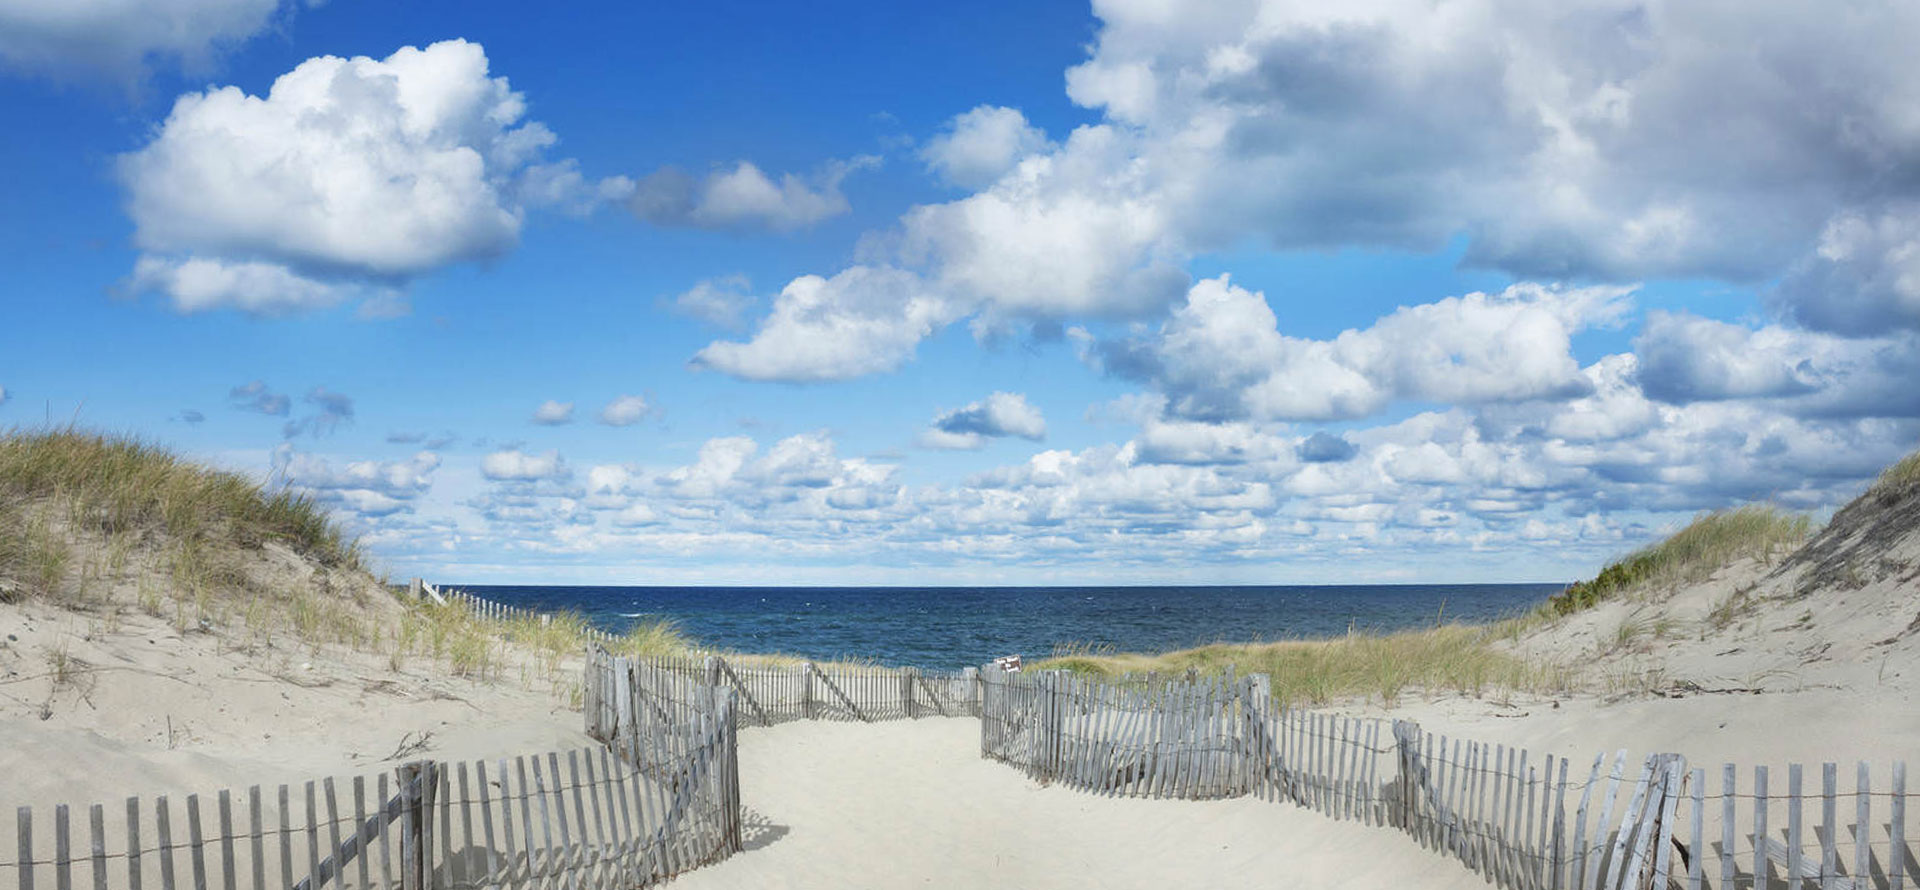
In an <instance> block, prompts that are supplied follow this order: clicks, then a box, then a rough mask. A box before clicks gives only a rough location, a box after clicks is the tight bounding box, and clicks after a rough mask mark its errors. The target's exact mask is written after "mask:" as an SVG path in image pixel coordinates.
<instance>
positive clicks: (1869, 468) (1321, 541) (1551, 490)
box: [0, 0, 1920, 585]
mask: <svg viewBox="0 0 1920 890" xmlns="http://www.w3.org/2000/svg"><path fill="white" fill-rule="evenodd" d="M1916 40H1920V6H1916V5H1914V4H1910V3H1901V2H1892V0H1887V2H1876V0H1859V2H1848V3H1843V4H1832V5H1827V4H1804V3H1786V2H1776V0H1760V2H1755V0H1742V2H1737V3H1736V2H1717V0H1705V2H1685V3H1680V2H1664V0H1645V2H1632V0H1571V2H1567V3H1556V4H1538V3H1528V2H1519V0H1351V2H1341V3H1304V2H1278V0H1222V2H1216V3H1209V4H1203V5H1196V4H1187V3H1173V2H1162V0H1100V2H1095V3H1094V4H1093V5H1092V6H1091V7H1086V6H1079V5H1075V4H1072V3H1050V4H1035V3H1024V2H1023V3H1016V2H998V0H982V2H975V3H969V4H957V5H954V6H951V7H947V8H934V7H931V6H927V5H923V4H892V3H864V2H852V0H836V2H822V3H811V4H753V3H736V2H713V3H701V4H628V3H617V4H595V3H581V4H573V5H569V6H567V7H565V8H564V9H558V8H556V10H551V11H549V12H547V13H542V14H538V15H535V14H530V13H529V11H528V7H526V6H525V5H524V4H506V3H476V2H457V3H456V2H420V3H407V4H389V3H381V4H375V3H371V2H362V0H327V2H316V0H305V2H297V0H159V2H148V3H132V2H126V0H66V2H47V0H0V114H4V117H5V119H6V120H8V121H9V122H10V124H11V126H10V127H9V131H10V132H9V134H8V136H7V137H6V138H5V139H0V169H4V170H5V171H6V175H5V176H4V177H0V197H3V198H4V200H0V427H12V428H21V429H36V428H42V427H44V426H48V425H53V426H64V425H67V424H78V425H80V426H84V427H87V428H92V429H98V430H104V431H110V432H115V433H123V434H129V435H134V436H138V437H141V438H144V439H148V440H151V441H155V442H159V443H163V444H165V445H168V446H170V447H173V448H175V449H178V450H179V451H181V452H183V453H185V454H188V455H191V456H193V457H195V458H198V459H201V460H205V461H208V462H210V463H213V464H216V465H219V466H222V467H226V468H230V469H233V470H235V471H238V472H242V473H246V474H249V475H252V476H255V477H257V478H259V479H261V480H262V481H263V482H265V483H266V484H268V485H272V486H287V487H291V488H294V489H296V490H298V491H300V492H302V493H305V494H308V495H310V496H312V497H313V498H315V499H316V500H317V501H319V502H320V503H322V504H323V505H325V506H326V508H327V509H328V510H330V511H332V513H333V514H334V515H335V516H336V517H337V518H338V519H339V520H340V521H341V522H342V523H343V524H344V525H345V526H346V527H347V528H348V529H349V530H351V531H352V532H353V533H355V534H357V535H359V536H360V539H361V541H362V543H363V545H364V547H365V550H366V552H367V554H368V555H369V557H370V558H371V561H372V563H373V564H374V565H375V566H376V567H378V568H380V569H381V570H382V571H385V572H387V573H388V574H390V575H391V576H392V577H395V578H405V577H410V576H415V575H419V576H424V577H427V578H429V579H432V580H436V581H444V582H453V583H488V582H494V583H534V584H538V583H554V584H809V585H810V584H909V585H972V584H1157V583H1182V584H1214V583H1221V584H1245V583H1272V584H1309V583H1374V582H1382V583H1398V582H1415V583H1418V582H1427V583H1440V582H1509V581H1513V582H1518V581H1529V582H1532V581H1568V580H1572V579H1574V578H1577V577H1581V576H1585V575H1589V574H1591V573H1592V572H1593V571H1595V570H1596V569H1597V568H1599V567H1600V566H1601V565H1603V564H1604V563H1605V562H1607V561H1608V560H1610V559H1613V558H1617V557H1619V556H1620V555H1622V554H1624V553H1626V552H1629V551H1631V550H1632V549H1634V548H1636V547H1639V546H1642V545H1644V544H1646V543H1648V542H1650V541H1652V540H1655V539H1657V538H1658V537H1659V536H1660V535H1661V534H1663V533H1665V532H1668V531H1671V530H1672V529H1674V528H1676V527H1678V526H1679V525H1681V524H1684V523H1685V522H1687V521H1688V520H1689V519H1690V518H1691V517H1693V516H1695V515H1697V514H1698V513H1700V512H1701V511H1706V510H1713V509H1719V508H1724V507H1728V506H1733V505H1738V504H1743V503H1749V502H1766V503H1772V504H1776V505H1779V506H1782V507H1785V508H1789V509H1795V510H1808V511H1813V512H1815V513H1825V512H1827V511H1830V510H1832V509H1833V508H1834V507H1835V506H1837V505H1839V504H1841V503H1844V502H1845V501H1846V500H1848V499H1849V498H1851V497H1852V496H1854V495H1856V494H1858V493H1859V491H1860V490H1861V489H1862V487H1863V486H1864V485H1865V484H1866V483H1867V482H1868V481H1869V480H1871V479H1872V477H1873V476H1874V475H1875V474H1876V473H1877V472H1878V471H1879V470H1880V469H1881V468H1882V467H1884V466H1885V465H1886V464H1888V463H1891V462H1892V461H1894V460H1896V459H1898V458H1899V457H1900V456H1901V455H1903V454H1905V453H1907V452H1909V451H1911V450H1913V449H1914V448H1915V447H1916V445H1920V420H1916V418H1920V386H1917V385H1916V384H1917V383H1920V56H1916V55H1915V54H1913V53H1911V52H1910V51H1909V50H1910V48H1911V46H1912V45H1913V44H1914V43H1915V42H1916Z"/></svg>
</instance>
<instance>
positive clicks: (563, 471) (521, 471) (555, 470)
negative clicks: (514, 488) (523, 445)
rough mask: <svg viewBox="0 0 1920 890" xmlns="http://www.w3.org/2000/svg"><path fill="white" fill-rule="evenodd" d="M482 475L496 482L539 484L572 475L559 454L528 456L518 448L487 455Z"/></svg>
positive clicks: (554, 452) (555, 452)
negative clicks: (539, 482) (538, 482)
mask: <svg viewBox="0 0 1920 890" xmlns="http://www.w3.org/2000/svg"><path fill="white" fill-rule="evenodd" d="M480 473H481V474H482V475H484V476H486V477H487V478H488V479H492V480H494V481H496V482H537V481H541V480H557V479H565V478H567V477H568V476H569V475H570V472H569V471H568V469H567V462H566V461H565V460H563V459H561V457H560V453H559V452H557V451H549V452H547V453H545V454H527V453H524V452H522V451H520V450H519V449H517V448H513V449H508V450H506V451H496V452H493V453H492V454H489V455H487V456H486V457H485V458H484V459H482V460H481V462H480Z"/></svg>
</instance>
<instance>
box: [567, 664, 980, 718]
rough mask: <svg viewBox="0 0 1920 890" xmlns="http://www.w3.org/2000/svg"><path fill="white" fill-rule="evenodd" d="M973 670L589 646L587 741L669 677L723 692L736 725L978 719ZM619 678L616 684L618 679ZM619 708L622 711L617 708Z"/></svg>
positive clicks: (977, 689) (977, 674) (977, 688)
mask: <svg viewBox="0 0 1920 890" xmlns="http://www.w3.org/2000/svg"><path fill="white" fill-rule="evenodd" d="M980 673H981V672H980V671H979V670H978V669H977V668H966V669H964V670H959V671H921V670H918V669H915V668H885V667H868V666H858V665H816V664H813V663H812V662H803V663H799V664H767V663H755V662H751V661H737V660H730V659H727V658H723V657H721V656H718V655H708V656H699V657H652V658H624V657H617V656H614V655H612V654H610V653H608V652H607V651H606V650H604V649H601V648H599V647H594V648H593V650H592V651H591V652H589V653H588V656H587V675H586V676H587V682H586V694H585V706H584V707H583V708H582V710H583V711H584V712H585V716H586V723H587V734H588V735H592V736H594V737H595V738H611V737H612V736H613V734H614V732H615V728H616V727H618V726H620V725H622V721H623V720H624V719H625V718H624V717H623V714H625V713H626V712H625V711H624V710H622V709H623V707H626V708H631V703H630V702H631V699H632V697H633V695H634V690H637V689H640V688H641V680H642V679H643V678H647V677H658V676H672V677H680V678H684V679H686V680H689V681H693V682H696V683H699V684H702V685H705V686H708V687H711V688H715V689H723V690H728V691H731V692H732V693H733V694H734V695H735V696H736V697H737V699H738V706H737V707H736V709H735V711H734V714H735V717H736V719H737V720H738V722H739V724H740V725H743V726H772V725H773V724H776V723H785V722H787V721H790V720H856V721H861V722H871V721H874V720H901V719H913V718H919V717H936V716H939V717H960V716H975V715H977V714H979V713H980ZM623 678H624V679H623ZM623 703H626V704H623Z"/></svg>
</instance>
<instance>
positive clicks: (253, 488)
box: [0, 428, 361, 592]
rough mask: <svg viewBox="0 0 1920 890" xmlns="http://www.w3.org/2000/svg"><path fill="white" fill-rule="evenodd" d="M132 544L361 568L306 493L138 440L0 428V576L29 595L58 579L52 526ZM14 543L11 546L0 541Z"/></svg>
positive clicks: (355, 552)
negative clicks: (290, 555) (289, 554)
mask: <svg viewBox="0 0 1920 890" xmlns="http://www.w3.org/2000/svg"><path fill="white" fill-rule="evenodd" d="M55 523H62V524H64V525H66V526H67V529H66V531H67V532H69V533H70V532H72V531H74V530H84V531H89V532H94V533H97V534H100V535H103V536H106V537H108V538H110V539H114V540H117V541H120V542H123V544H125V545H129V546H130V545H131V544H132V543H133V542H134V541H135V540H137V539H140V538H145V537H147V536H153V537H164V538H167V539H168V540H169V541H171V542H172V543H173V544H174V545H176V546H181V547H192V546H197V545H202V544H212V543H221V544H235V545H238V546H242V547H247V546H257V545H259V544H261V543H264V542H266V541H279V542H282V543H284V544H286V545H287V546H288V547H289V548H291V549H292V550H293V551H294V552H296V553H299V554H301V555H302V556H305V557H308V558H310V559H313V560H315V561H317V562H318V563H320V564H322V565H325V566H328V567H334V568H345V569H358V568H360V566H361V557H360V552H359V549H358V548H357V547H356V546H355V544H354V542H353V541H352V539H351V538H349V537H348V536H347V535H346V534H345V533H343V532H342V531H341V529H340V528H339V526H338V525H337V524H335V523H333V522H332V521H330V520H329V519H328V517H327V515H326V512H325V511H324V510H322V509H321V507H320V506H319V505H318V504H316V503H315V502H314V501H313V499H312V498H309V497H306V496H305V495H301V494H298V493H295V492H293V491H289V490H286V489H278V490H275V489H270V488H268V487H267V486H264V485H262V484H261V483H259V482H257V481H255V480H253V479H249V478H247V477H245V476H243V475H241V474H239V473H233V472H229V471H225V470H217V469H213V468H211V467H207V466H203V465H200V464H197V463H194V462H192V461H188V460H184V459H182V458H180V457H178V456H177V455H175V454H173V453H172V452H170V451H168V450H166V449H165V448H162V447H159V446H157V445H154V444H151V443H148V442H144V441H141V440H139V439H134V438H128V437H121V436H111V435H106V434H101V433H92V432H85V431H81V430H77V429H72V428H65V429H55V430H45V431H23V430H10V431H7V432H5V433H0V575H5V576H8V577H11V578H12V580H13V581H14V584H15V586H18V587H25V588H27V589H28V590H29V591H32V590H33V589H35V588H41V589H43V592H44V588H46V587H47V586H48V585H49V584H50V583H52V582H53V581H55V580H57V577H56V576H57V575H58V574H59V570H60V569H61V568H62V567H61V566H60V565H59V562H60V561H59V559H58V558H57V556H55V555H54V554H52V553H49V552H48V551H49V550H50V549H53V548H49V547H48V546H46V542H45V541H44V540H39V541H36V539H44V538H46V537H47V536H49V535H59V534H60V533H61V530H59V529H54V528H50V527H49V526H50V525H51V524H55ZM8 541H10V542H12V543H11V544H8V543H5V542H8Z"/></svg>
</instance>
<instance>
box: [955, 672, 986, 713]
mask: <svg viewBox="0 0 1920 890" xmlns="http://www.w3.org/2000/svg"><path fill="white" fill-rule="evenodd" d="M960 676H961V678H962V679H963V680H965V681H966V684H967V698H966V701H965V702H963V703H962V706H963V707H965V708H966V709H967V713H970V714H972V715H974V716H975V717H979V716H981V708H980V696H981V693H982V692H983V691H984V690H982V689H981V688H980V669H979V668H977V667H970V668H965V669H962V670H961V671H960Z"/></svg>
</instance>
